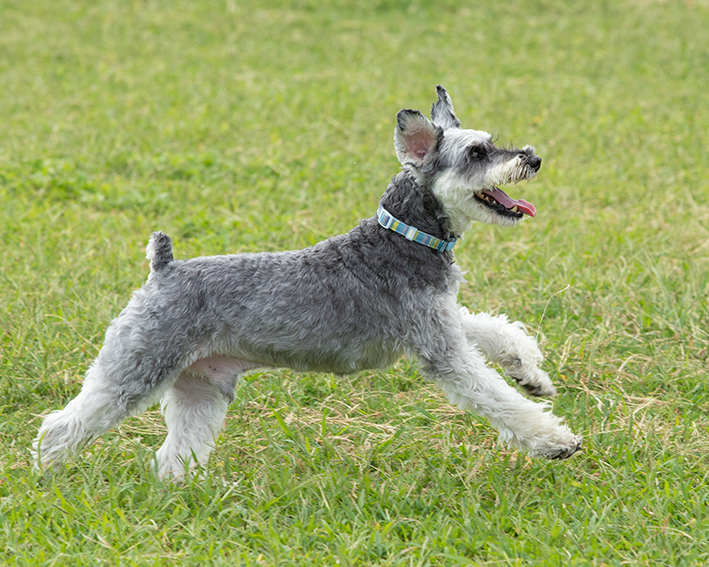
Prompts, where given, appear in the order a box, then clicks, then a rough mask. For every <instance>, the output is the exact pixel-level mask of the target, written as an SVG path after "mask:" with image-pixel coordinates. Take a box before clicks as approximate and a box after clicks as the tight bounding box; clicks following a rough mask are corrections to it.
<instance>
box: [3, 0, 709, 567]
mask: <svg viewBox="0 0 709 567" xmlns="http://www.w3.org/2000/svg"><path fill="white" fill-rule="evenodd" d="M437 83H441V84H443V85H444V86H445V87H446V88H447V89H448V90H449V91H450V93H451V96H452V98H453V102H454V104H455V107H456V111H457V114H458V116H459V118H460V119H461V120H462V122H463V125H464V126H465V127H469V128H475V129H481V130H486V131H492V132H495V133H496V134H497V135H498V136H499V140H500V142H501V143H515V144H518V145H524V144H533V145H534V146H536V148H537V151H538V153H539V155H540V156H542V157H543V159H544V162H543V165H542V169H541V172H540V175H539V178H538V179H537V180H535V181H534V182H533V183H531V184H523V185H520V186H518V187H517V188H515V189H514V190H511V191H510V192H511V194H512V195H513V196H514V197H517V198H520V197H522V198H525V199H526V200H528V201H530V202H532V203H534V204H535V205H536V207H537V210H538V215H537V217H536V218H534V219H530V220H527V221H526V222H524V223H523V224H522V225H521V226H519V227H517V228H514V229H504V228H495V227H490V226H486V225H474V226H473V228H472V230H471V231H470V232H469V233H467V234H466V238H465V240H464V241H463V242H462V243H461V244H460V245H459V246H458V247H457V248H456V259H457V261H458V262H459V263H460V264H461V266H462V267H463V269H464V270H466V271H467V274H466V278H467V281H466V283H464V284H463V285H462V286H461V290H460V301H461V302H462V303H464V304H465V305H467V306H468V307H469V308H470V309H471V310H473V311H480V310H485V311H490V312H492V313H506V314H508V315H509V316H510V317H511V318H512V319H518V320H521V321H524V322H526V323H527V324H528V328H529V330H530V332H531V333H533V334H538V336H539V341H540V343H541V345H542V349H543V351H544V352H545V354H546V361H545V363H544V368H545V369H546V370H547V371H549V373H550V375H551V376H552V379H553V380H554V382H555V384H556V385H557V386H558V390H559V394H558V396H557V397H556V398H555V400H554V411H555V413H557V414H558V415H562V416H564V417H565V419H566V420H567V422H568V423H569V424H570V425H571V427H572V429H574V430H575V431H577V432H579V433H581V434H582V435H583V436H584V438H585V445H584V452H582V453H580V454H577V455H575V456H574V457H573V458H571V459H570V460H567V461H560V462H556V461H553V462H547V461H541V460H532V459H530V458H529V457H528V456H526V455H525V454H524V453H520V452H517V451H515V450H512V449H509V448H507V447H505V446H503V445H501V444H500V443H499V442H498V441H497V440H496V435H495V431H494V430H493V429H492V428H491V427H490V426H489V425H488V424H487V423H486V422H485V421H484V420H482V419H479V418H478V417H476V416H474V415H472V414H466V413H462V412H460V411H459V410H457V409H456V408H454V407H452V406H450V405H449V404H448V402H447V400H446V399H445V398H444V396H442V395H441V394H440V393H439V392H438V391H437V390H436V389H435V388H434V387H432V386H431V385H430V384H429V383H427V382H426V381H425V380H424V378H423V376H422V374H421V373H420V372H419V370H418V368H417V366H416V363H415V361H411V360H407V359H404V360H402V361H401V362H400V363H398V364H397V365H396V366H395V367H393V368H392V369H390V370H388V371H386V372H365V373H362V374H358V375H355V376H350V377H345V378H340V377H335V376H332V375H323V374H304V375H302V374H294V373H292V372H290V371H273V372H263V373H258V374H254V375H251V376H249V377H248V378H247V379H245V380H244V381H243V382H242V383H241V384H240V386H239V388H238V390H237V398H236V401H235V402H234V403H233V405H232V407H231V408H230V412H229V415H228V418H227V422H226V426H225V429H224V432H223V434H222V436H221V437H220V439H219V442H218V445H217V448H216V450H215V451H214V452H213V454H212V457H211V459H210V462H209V465H208V466H207V467H206V468H205V469H204V471H203V474H202V477H201V478H200V479H199V480H196V481H190V482H187V483H185V484H183V485H174V484H170V483H164V482H161V481H159V480H156V479H155V478H154V477H153V476H152V475H151V473H150V471H149V467H150V461H151V459H152V458H153V454H154V450H155V449H156V448H157V447H158V446H159V445H160V443H161V442H162V439H163V437H164V435H165V427H164V424H163V422H162V418H161V416H160V411H159V408H157V407H153V408H151V409H150V410H149V411H148V412H146V413H144V414H142V415H140V416H138V417H134V418H130V419H129V420H127V421H126V422H125V423H124V424H123V425H121V426H120V427H119V428H118V429H116V430H113V431H111V432H110V433H108V434H107V435H105V436H104V437H102V438H101V439H99V440H98V441H97V442H96V443H94V444H93V445H92V446H91V447H90V448H88V449H86V450H85V451H83V452H82V453H81V455H79V457H78V458H76V459H75V460H73V461H71V462H70V463H68V464H67V465H66V466H64V467H62V468H61V469H60V470H59V471H57V472H56V473H55V474H53V475H49V474H47V475H40V474H39V473H37V472H35V471H33V470H32V468H31V461H30V455H29V446H30V443H31V440H32V439H33V437H34V435H35V434H36V431H37V428H38V427H39V424H40V423H41V419H42V416H43V415H45V414H46V413H47V412H49V411H51V410H53V409H58V408H60V407H62V406H63V405H64V404H65V403H66V402H67V401H68V400H69V399H71V398H72V397H73V396H75V395H76V394H77V393H78V391H79V389H80V386H81V381H82V378H83V374H84V372H85V371H86V368H87V366H88V365H89V364H90V362H91V360H92V359H93V358H94V357H95V356H96V354H97V352H98V350H99V348H100V347H101V344H102V340H103V334H104V332H105V329H106V326H107V325H108V323H109V322H110V321H111V319H112V318H113V317H115V316H116V315H117V314H118V313H119V312H120V310H121V309H122V308H123V306H124V305H125V304H126V302H127V300H128V298H129V297H130V294H131V292H132V291H133V290H134V289H136V288H138V287H139V286H140V285H141V284H142V282H143V281H144V280H145V278H146V277H147V274H148V266H147V262H146V260H145V245H146V243H147V240H148V237H149V235H150V233H151V231H153V230H156V229H161V230H164V231H165V232H167V233H168V234H169V235H171V236H172V238H173V241H174V251H175V255H176V256H177V257H178V258H187V257H191V256H196V255H204V254H223V253H230V252H244V251H261V250H270V251H276V250H287V249H292V248H301V247H306V246H309V245H312V244H314V243H315V242H318V241H319V240H321V239H323V238H326V237H328V236H332V235H335V234H339V233H342V232H344V231H347V230H349V229H350V228H351V227H352V226H354V225H355V224H356V223H357V222H359V220H360V219H361V218H364V217H367V216H372V215H373V214H374V212H375V210H376V207H377V203H378V199H379V197H380V195H381V193H382V192H383V191H384V189H385V187H386V184H387V182H388V180H389V179H390V178H391V177H392V176H393V175H394V174H395V173H396V172H397V171H398V167H399V165H398V162H397V160H396V156H395V154H394V149H393V143H392V135H393V129H394V124H395V115H396V113H397V112H398V111H399V110H400V109H401V108H402V107H408V108H418V109H421V110H423V111H425V112H426V113H427V112H428V110H429V109H430V105H431V103H432V102H433V100H434V98H435V88H434V87H435V85H436V84H437ZM708 85H709V3H707V1H706V0H694V1H689V0H687V1H679V0H678V1H672V2H662V1H653V0H628V1H624V0H621V1H618V2H609V1H603V0H602V1H591V0H584V1H579V2H562V1H558V0H540V1H534V0H532V1H528V2H521V1H511V2H478V1H464V0H443V1H437V2H433V1H432V0H430V1H429V0H412V1H410V2H409V1H403V0H371V1H369V2H363V1H355V0H323V1H322V2H316V1H315V0H301V1H295V2H290V3H285V2H283V3H278V2H276V1H275V0H262V1H256V0H243V1H240V0H226V1H225V2H216V1H215V2H206V1H204V2H198V1H196V0H173V1H171V2H168V1H166V0H136V1H130V2H122V1H119V0H96V1H95V2H79V1H78V0H33V1H32V2H27V1H20V0H3V1H2V2H0V243H1V244H0V246H1V247H2V248H1V251H2V253H1V254H0V447H1V449H0V451H1V453H0V454H1V456H2V457H1V458H0V563H2V564H4V565H11V566H15V565H18V566H19V565H47V566H49V565H53V566H54V565H56V566H83V565H87V566H96V565H117V566H118V565H120V566H133V565H135V566H144V565H180V566H189V565H230V566H232V565H245V566H251V565H253V566H257V565H279V566H281V565H283V566H287V565H292V566H298V567H300V566H306V565H335V564H339V565H382V566H394V565H405V566H426V565H503V566H523V565H524V566H526V565H564V566H566V565H570V566H576V565H599V566H600V565H648V566H653V567H655V566H658V565H667V566H678V565H706V564H709V440H708V439H707V436H708V434H709V381H708V380H707V373H708V371H709V306H708V304H709V129H708V128H709V90H708V89H707V86H708Z"/></svg>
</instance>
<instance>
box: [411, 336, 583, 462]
mask: <svg viewBox="0 0 709 567" xmlns="http://www.w3.org/2000/svg"><path fill="white" fill-rule="evenodd" d="M439 344H440V343H439ZM426 350H427V351H428V352H426V353H424V354H423V355H422V356H421V359H422V361H423V363H424V368H425V370H426V372H427V373H428V375H429V377H430V378H431V379H432V380H433V381H434V382H435V383H436V384H437V385H438V386H439V387H440V388H441V389H442V390H443V391H444V392H445V393H446V395H447V396H448V399H449V400H450V401H451V403H453V404H455V405H457V406H458V407H460V408H461V409H464V410H470V411H473V412H475V413H477V414H480V415H481V416H483V417H485V418H487V419H488V421H489V422H490V424H491V425H492V426H493V427H495V428H496V429H497V430H498V431H499V432H500V439H501V440H502V441H504V442H506V443H509V444H511V445H515V446H518V447H520V448H523V449H526V450H528V451H529V453H530V455H531V456H534V457H544V458H547V459H561V458H566V457H570V456H571V455H573V454H574V453H575V452H576V451H578V450H579V448H580V447H581V441H582V439H581V437H579V436H577V435H574V434H573V433H572V432H571V431H570V430H569V428H568V427H567V426H566V425H565V424H564V423H563V422H562V420H560V419H559V418H558V417H556V416H555V415H553V414H552V413H551V412H550V411H548V410H549V404H548V403H536V402H533V401H532V400H529V399H528V398H526V397H525V396H523V395H522V394H521V393H520V392H518V391H517V390H516V389H514V388H513V387H511V386H510V385H509V384H507V382H505V380H504V379H503V378H502V377H501V376H500V375H499V374H498V373H497V372H495V371H494V370H493V369H492V368H489V367H487V366H486V365H485V361H484V359H483V358H482V357H481V356H480V355H479V354H477V353H476V352H475V351H474V350H472V349H470V348H468V345H467V343H466V342H465V341H460V340H456V339H455V338H452V339H451V341H450V342H448V344H446V345H445V347H444V348H442V349H440V350H439V351H438V352H431V350H430V349H426Z"/></svg>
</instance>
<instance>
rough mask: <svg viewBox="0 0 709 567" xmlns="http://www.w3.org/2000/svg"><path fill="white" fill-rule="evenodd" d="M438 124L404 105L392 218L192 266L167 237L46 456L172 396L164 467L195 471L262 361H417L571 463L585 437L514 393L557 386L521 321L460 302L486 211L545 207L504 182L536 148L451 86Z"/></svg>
mask: <svg viewBox="0 0 709 567" xmlns="http://www.w3.org/2000/svg"><path fill="white" fill-rule="evenodd" d="M437 94H438V100H437V101H436V102H435V103H434V104H433V107H432V110H431V118H430V120H429V119H428V118H427V117H426V116H424V115H423V114H422V113H421V112H420V111H418V110H409V109H403V110H401V111H400V112H399V113H398V114H397V117H396V119H397V125H396V127H395V132H394V145H395V150H396V154H397V157H398V158H399V161H400V162H401V166H402V168H401V171H400V172H399V173H398V174H397V175H396V176H395V177H394V178H393V179H392V181H391V182H390V183H389V185H388V187H387V189H386V192H385V193H384V195H383V196H382V198H381V201H380V206H379V209H378V211H377V214H376V215H375V216H373V217H371V218H368V219H365V220H363V221H362V222H361V223H360V224H359V226H357V227H355V228H354V229H352V230H351V231H350V232H348V233H347V234H344V235H340V236H336V237H333V238H330V239H328V240H325V241H323V242H320V243H319V244H316V245H315V246H313V247H311V248H307V249H305V250H299V251H287V252H279V253H257V254H235V255H226V256H209V257H199V258H193V259H188V260H184V261H180V260H175V259H174V258H173V255H172V243H171V240H170V238H169V237H168V236H167V235H166V234H164V233H162V232H155V233H153V235H152V237H151V239H150V242H149V244H148V247H147V257H148V259H149V260H150V275H149V276H148V279H147V282H146V283H145V285H143V287H142V288H140V289H139V290H137V291H136V292H135V293H134V294H133V296H132V298H131V299H130V301H129V303H128V305H127V307H126V308H125V309H124V310H123V311H122V312H121V313H120V314H119V316H118V317H117V318H116V319H115V320H113V321H112V322H111V324H110V325H109V327H108V329H107V331H106V337H105V341H104V345H103V348H102V349H101V351H100V352H99V354H98V357H97V358H96V359H95V361H94V362H93V363H92V365H91V366H90V368H89V369H88V371H87V374H86V377H85V380H84V382H83V385H82V389H81V392H80V393H79V395H78V396H77V397H76V398H74V399H73V400H71V401H70V402H69V403H68V404H67V406H66V407H65V408H64V409H63V410H61V411H55V412H52V413H50V414H48V415H47V416H46V417H45V419H44V421H43V423H42V425H41V427H40V429H39V432H38V434H37V437H36V439H35V440H34V442H33V445H32V452H33V457H34V461H35V464H36V466H38V467H40V468H45V467H47V466H48V465H52V464H57V463H60V462H62V461H63V460H64V459H65V458H66V457H67V456H68V455H69V454H72V453H76V452H77V451H79V450H80V449H81V448H82V447H83V446H84V445H86V444H87V443H89V442H91V441H92V440H94V439H95V438H96V437H98V436H100V435H102V434H103V433H105V432H106V431H107V430H108V429H110V428H112V427H115V426H116V425H118V424H119V423H120V422H121V421H122V420H123V419H125V418H126V417H127V416H129V415H135V414H138V413H140V412H142V411H144V410H145V409H146V408H148V407H149V406H151V405H153V404H154V403H156V402H158V401H160V400H161V401H162V411H163V415H164V417H165V421H166V423H167V427H168V435H167V438H166V440H165V443H164V444H163V445H162V447H161V448H160V449H159V450H158V451H157V454H156V458H155V467H156V472H157V474H158V475H159V476H161V477H168V478H173V479H179V478H180V477H182V476H183V475H184V474H189V472H190V471H191V470H192V469H194V467H196V466H197V465H203V464H205V463H206V461H207V459H208V456H209V453H210V451H211V450H212V448H213V446H214V443H215V439H216V437H217V435H218V433H219V431H220V429H221V427H222V425H223V422H224V418H225V416H226V412H227V408H228V406H229V404H230V403H231V402H232V401H233V400H234V391H235V388H236V385H237V383H238V381H239V379H240V377H241V376H243V375H244V373H246V372H249V371H253V370H255V369H264V368H283V367H286V368H291V369H293V370H295V371H309V372H332V373H335V374H341V375H342V374H350V373H355V372H358V371H361V370H365V369H384V368H387V367H389V366H390V365H392V364H393V363H394V362H395V361H396V360H397V359H398V358H400V357H401V356H402V355H404V354H406V355H409V356H412V357H415V358H417V359H418V360H419V361H420V363H421V367H422V368H423V370H424V372H425V375H426V377H427V378H428V379H429V380H431V381H432V382H434V383H435V384H436V385H437V386H438V387H440V388H441V389H442V390H443V392H445V394H446V395H447V397H448V399H449V400H450V402H451V403H453V404H455V405H456V406H458V407H459V408H461V409H463V410H470V411H472V412H475V413H477V414H479V415H481V416H484V417H485V418H486V419H487V420H488V421H489V423H490V424H491V425H492V426H493V427H494V428H496V429H497V430H498V431H499V437H500V439H501V440H502V441H503V442H505V443H508V444H510V445H512V446H516V447H518V448H521V449H524V450H527V451H528V453H529V454H530V455H531V456H533V457H544V458H547V459H562V458H566V457H569V456H571V455H573V454H574V453H575V452H577V451H578V450H579V449H580V447H581V444H582V438H581V437H580V436H577V435H575V434H573V433H572V432H571V431H570V430H569V428H568V427H567V426H566V425H565V424H564V423H563V422H562V420H560V419H559V418H558V417H556V416H554V415H553V414H552V413H551V411H550V409H549V404H548V402H546V403H536V402H533V401H532V400H530V399H528V398H527V397H525V396H524V395H522V393H520V392H519V391H518V390H517V389H516V388H514V387H513V386H511V385H509V384H508V383H507V382H506V381H505V380H504V379H503V378H502V377H501V376H500V375H499V374H498V372H497V371H495V370H494V369H493V368H490V367H489V366H487V365H486V359H489V360H490V361H492V362H493V363H495V364H497V365H499V366H500V367H501V368H502V369H503V371H504V373H505V374H507V375H508V376H509V377H511V378H513V379H514V380H516V381H517V383H518V384H519V385H520V386H521V387H522V388H523V389H524V390H526V392H527V393H529V394H532V395H534V396H551V395H554V394H555V389H554V386H553V384H552V383H551V380H550V379H549V376H548V374H547V373H546V372H545V371H544V370H542V369H541V368H540V364H541V362H542V359H543V357H542V353H541V352H540V350H539V348H538V346H537V342H536V340H535V339H534V338H533V337H531V336H529V335H528V334H527V333H526V332H525V330H524V326H523V325H522V324H521V323H510V322H509V321H508V319H507V317H505V316H504V315H500V316H492V315H489V314H487V313H477V314H471V313H470V312H469V311H468V310H467V309H466V308H464V307H461V306H460V305H459V304H458V303H457V292H458V287H459V285H460V283H461V282H462V281H463V276H462V272H461V270H460V268H459V267H458V266H457V265H456V263H455V261H454V257H453V253H452V248H453V246H455V244H456V241H457V239H459V238H460V237H461V235H463V233H464V232H466V231H467V230H468V229H470V227H471V225H472V223H473V222H475V221H480V222H483V223H488V224H497V225H502V226H514V225H517V224H518V223H519V222H520V221H521V220H522V219H523V218H524V217H525V216H528V217H533V216H535V214H536V210H535V208H534V206H533V205H532V204H531V203H528V202H527V201H524V200H522V199H518V200H516V199H512V198H510V197H509V196H508V195H507V194H506V193H505V192H504V191H503V190H502V189H500V188H499V186H500V185H508V184H515V183H517V182H519V181H522V180H530V179H533V178H534V177H536V175H537V173H538V171H539V169H540V167H541V161H542V160H541V158H540V157H538V156H537V155H536V153H535V149H534V148H533V147H532V146H525V147H523V148H522V149H515V148H502V147H498V146H496V145H495V143H494V141H493V139H492V137H491V136H490V134H488V133H486V132H482V131H477V130H466V129H461V127H460V121H459V120H458V118H457V117H456V115H455V112H454V110H453V104H452V101H451V99H450V96H449V95H448V93H447V91H446V90H445V89H444V88H443V87H442V86H440V85H439V86H438V87H437Z"/></svg>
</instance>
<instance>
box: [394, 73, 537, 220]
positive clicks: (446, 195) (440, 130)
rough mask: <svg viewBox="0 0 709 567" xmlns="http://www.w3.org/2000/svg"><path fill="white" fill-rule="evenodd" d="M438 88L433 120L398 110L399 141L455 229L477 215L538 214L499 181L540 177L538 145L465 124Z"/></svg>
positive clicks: (404, 160)
mask: <svg viewBox="0 0 709 567" xmlns="http://www.w3.org/2000/svg"><path fill="white" fill-rule="evenodd" d="M437 90H438V100H437V101H436V102H435V103H434V105H433V108H432V109H431V120H429V119H428V118H426V117H425V116H424V115H423V114H422V113H421V112H419V111H418V110H408V109H404V110H401V111H400V112H399V113H398V114H397V116H396V120H397V126H396V129H395V131H394V147H395V148H396V155H397V156H398V158H399V161H400V162H401V165H402V166H403V167H404V169H405V170H407V171H409V172H410V173H411V174H412V175H413V176H414V177H415V178H416V180H417V182H418V184H419V185H420V186H421V187H422V188H427V189H429V190H431V191H432V192H433V194H434V195H435V196H436V198H437V199H438V200H439V201H440V203H441V205H442V206H443V209H444V211H445V213H446V216H447V217H448V218H449V220H450V224H451V227H450V228H451V231H452V232H453V233H454V234H462V233H463V232H465V231H466V230H467V229H468V228H469V227H470V224H471V223H472V222H474V221H480V222H485V223H489V224H499V225H503V226H514V225H516V224H517V223H519V222H520V221H521V220H522V218H524V216H525V215H528V216H532V217H533V216H534V215H535V214H536V210H535V208H534V205H532V204H531V203H528V202H527V201H524V200H522V199H519V200H517V199H512V198H510V197H508V196H507V194H506V193H505V192H504V191H503V190H502V189H500V188H499V186H500V185H508V184H514V183H518V182H520V181H522V180H523V179H527V180H528V179H533V178H534V177H536V175H537V172H538V171H539V168H540V167H541V163H542V160H541V158H540V157H538V156H537V155H536V154H535V151H534V148H533V147H532V146H525V147H524V148H522V149H517V148H499V147H497V146H496V145H495V143H494V141H493V139H492V136H490V134H488V133H487V132H482V131H479V130H463V129H461V128H460V120H458V118H457V117H456V115H455V113H454V112H453V103H452V102H451V99H450V96H448V93H447V92H446V90H445V89H444V88H443V87H442V86H440V85H439V86H438V87H437Z"/></svg>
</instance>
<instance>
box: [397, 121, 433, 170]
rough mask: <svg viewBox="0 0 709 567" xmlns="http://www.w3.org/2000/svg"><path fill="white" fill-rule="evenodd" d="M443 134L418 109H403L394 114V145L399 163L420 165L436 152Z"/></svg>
mask: <svg viewBox="0 0 709 567" xmlns="http://www.w3.org/2000/svg"><path fill="white" fill-rule="evenodd" d="M442 134H443V130H441V129H440V128H439V127H438V126H436V125H435V124H432V123H431V121H430V120H429V119H428V118H426V117H425V116H424V115H423V114H421V113H420V112H419V111H418V110H408V109H404V110H401V111H399V114H397V115H396V129H395V130H394V147H395V148H396V155H397V156H398V158H399V161H400V162H401V165H407V164H409V165H414V166H416V167H421V166H422V165H424V164H425V163H428V162H429V161H430V160H431V159H432V158H433V155H434V154H435V153H436V148H437V147H438V141H439V139H440V136H441V135H442Z"/></svg>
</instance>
